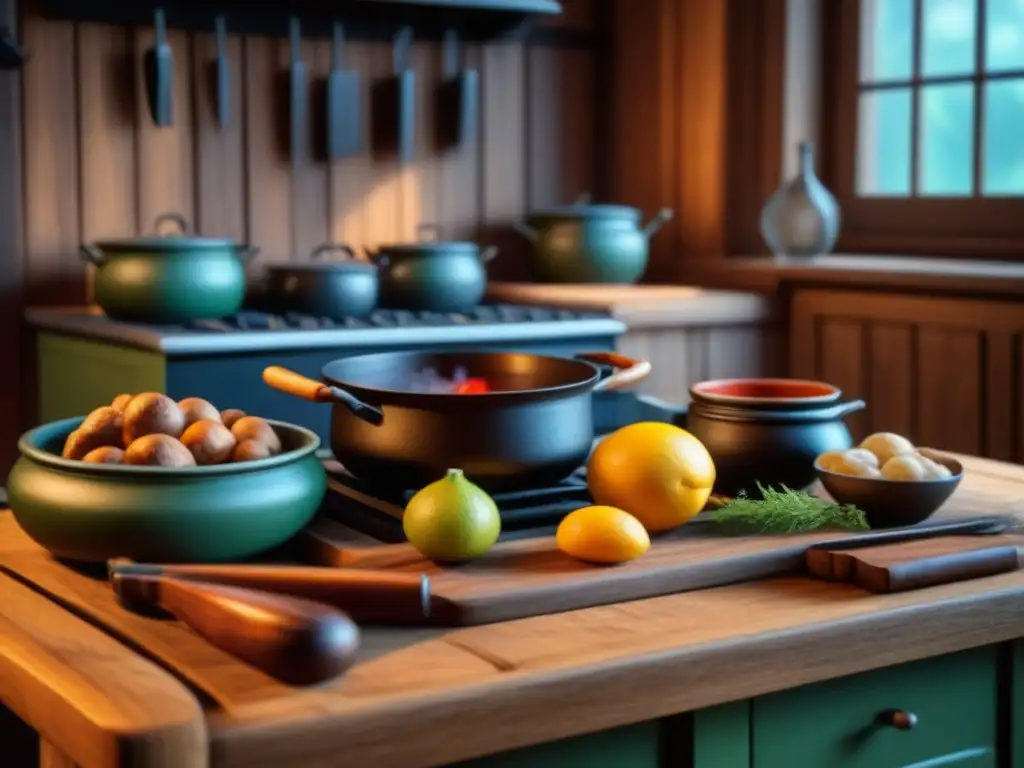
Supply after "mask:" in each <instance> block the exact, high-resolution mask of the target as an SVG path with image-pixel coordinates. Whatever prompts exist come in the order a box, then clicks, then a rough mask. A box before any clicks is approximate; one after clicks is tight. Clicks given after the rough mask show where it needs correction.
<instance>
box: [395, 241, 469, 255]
mask: <svg viewBox="0 0 1024 768" xmlns="http://www.w3.org/2000/svg"><path fill="white" fill-rule="evenodd" d="M376 253H380V254H385V253H386V254H388V255H389V256H439V255H446V254H447V255H451V254H467V255H472V256H476V255H478V254H479V253H480V246H479V245H477V244H476V243H471V242H461V241H451V240H424V241H421V242H418V243H398V244H396V245H380V246H378V247H377V251H376Z"/></svg>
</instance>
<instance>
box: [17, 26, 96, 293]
mask: <svg viewBox="0 0 1024 768" xmlns="http://www.w3.org/2000/svg"><path fill="white" fill-rule="evenodd" d="M23 34H24V45H25V46H26V47H27V48H30V49H31V50H32V52H33V56H32V57H31V58H30V59H29V60H28V62H27V63H26V64H25V67H24V80H23V83H24V92H25V93H26V94H28V95H29V96H30V98H26V99H25V102H24V104H25V106H24V118H23V119H24V126H25V136H26V137H28V140H27V141H26V142H25V150H24V151H25V168H26V171H27V173H26V174H25V247H26V249H27V250H28V252H29V253H30V254H31V255H32V258H31V260H30V261H29V264H28V278H29V285H28V300H29V302H30V303H33V304H61V303H67V302H68V301H72V300H74V298H76V297H79V296H82V293H83V288H84V284H85V268H84V266H83V265H81V263H80V262H79V261H78V257H77V249H78V243H79V208H78V199H79V197H78V193H79V190H78V168H79V163H78V113H77V109H76V98H75V93H76V89H75V76H76V73H75V30H74V28H73V27H72V26H70V25H68V24H56V23H53V22H49V21H44V20H42V19H40V18H38V17H34V16H30V17H28V18H27V19H25V23H24V33H23ZM32 94H39V95H40V96H44V95H46V94H49V97H48V98H31V95H32Z"/></svg>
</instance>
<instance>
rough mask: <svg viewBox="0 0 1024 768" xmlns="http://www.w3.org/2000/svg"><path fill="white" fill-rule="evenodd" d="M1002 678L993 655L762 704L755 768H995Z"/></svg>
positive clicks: (803, 691)
mask: <svg viewBox="0 0 1024 768" xmlns="http://www.w3.org/2000/svg"><path fill="white" fill-rule="evenodd" d="M997 670H998V665H997V649H996V648H994V647H989V648H980V649H976V650H972V651H967V652H964V653H957V654H952V655H950V656H944V657H941V658H937V659H927V660H925V661H920V662H916V663H912V664H905V665H902V666H899V667H895V668H892V669H880V670H875V671H873V672H868V673H864V674H861V675H854V676H852V677H848V678H839V679H837V680H829V681H827V682H824V683H818V684H815V685H808V686H804V687H802V688H797V689H794V690H792V691H782V692H780V693H776V694H771V695H769V696H762V697H760V698H758V699H756V700H755V701H754V705H753V709H752V717H753V745H752V746H753V752H752V754H753V768H791V767H792V766H798V765H800V766H803V765H806V766H823V767H824V766H841V767H842V768H847V767H849V768H901V767H902V766H923V765H942V766H951V767H952V766H957V768H968V767H969V768H994V766H995V765H996V743H997V735H998V734H997V727H998V722H999V719H998V716H997V706H998V675H997ZM893 712H898V713H899V714H898V715H893ZM911 717H912V718H914V719H915V720H916V723H915V724H914V727H912V728H909V729H903V730H901V729H900V728H897V727H894V725H892V724H887V721H891V720H892V719H893V718H895V721H896V722H897V723H898V724H901V725H903V726H904V728H905V727H906V725H908V722H907V721H908V719H909V718H911Z"/></svg>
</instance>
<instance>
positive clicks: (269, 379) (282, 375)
mask: <svg viewBox="0 0 1024 768" xmlns="http://www.w3.org/2000/svg"><path fill="white" fill-rule="evenodd" d="M263 383H264V384H266V385H267V386H268V387H270V388H271V389H276V390H277V391H278V392H284V393H285V394H286V395H291V396H293V397H298V398H301V399H303V400H309V401H310V402H313V403H337V404H339V405H344V406H345V407H346V408H348V409H349V410H350V411H352V414H353V415H354V416H357V417H358V418H360V419H362V420H363V421H365V422H366V423H367V424H372V425H373V426H375V427H379V426H380V425H381V424H383V423H384V412H383V411H382V410H381V409H380V408H375V407H374V406H372V405H368V404H367V403H364V402H363V401H362V400H360V399H359V398H358V397H356V396H355V395H353V394H352V393H351V392H346V391H345V390H344V389H341V388H340V387H332V386H329V385H327V384H324V383H323V382H322V381H316V380H315V379H308V378H306V377H305V376H303V375H302V374H300V373H295V371H289V370H288V369H287V368H282V367H281V366H279V365H271V366H269V367H267V368H264V369H263Z"/></svg>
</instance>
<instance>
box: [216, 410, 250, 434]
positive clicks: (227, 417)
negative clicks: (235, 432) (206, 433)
mask: <svg viewBox="0 0 1024 768" xmlns="http://www.w3.org/2000/svg"><path fill="white" fill-rule="evenodd" d="M245 415H246V414H245V411H240V410H238V409H237V408H228V409H227V410H226V411H221V412H220V420H221V423H222V424H223V425H224V426H225V427H227V428H228V429H231V428H232V427H233V426H235V422H236V421H238V420H239V419H244V418H245Z"/></svg>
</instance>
